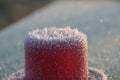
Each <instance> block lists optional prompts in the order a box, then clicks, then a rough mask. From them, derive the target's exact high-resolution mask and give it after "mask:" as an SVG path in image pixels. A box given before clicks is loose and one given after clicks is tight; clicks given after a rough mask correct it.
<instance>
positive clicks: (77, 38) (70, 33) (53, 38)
mask: <svg viewBox="0 0 120 80" xmlns="http://www.w3.org/2000/svg"><path fill="white" fill-rule="evenodd" d="M25 42H26V43H28V45H29V46H36V47H43V46H50V45H57V46H61V45H59V43H61V42H62V43H65V44H66V45H67V46H71V45H75V46H80V45H81V44H83V45H85V46H86V45H87V37H86V35H85V34H84V33H82V32H79V31H78V30H77V29H71V28H70V27H69V26H68V27H66V28H44V29H41V30H40V29H35V30H33V31H32V32H29V34H28V36H27V38H26V40H25ZM36 44H38V45H36ZM39 44H40V45H39Z"/></svg>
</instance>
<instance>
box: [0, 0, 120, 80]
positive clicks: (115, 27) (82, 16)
mask: <svg viewBox="0 0 120 80" xmlns="http://www.w3.org/2000/svg"><path fill="white" fill-rule="evenodd" d="M55 26H56V27H65V26H71V28H76V27H77V28H78V30H79V31H81V32H84V33H86V34H87V36H88V47H89V50H88V55H89V60H88V62H89V66H91V67H95V68H97V69H100V70H101V71H103V72H105V74H106V75H107V76H108V80H119V79H120V3H119V2H117V1H116V2H115V1H96V2H94V1H91V2H87V1H74V2H73V1H69V2H68V1H56V2H53V3H51V4H50V5H48V6H46V7H44V8H43V9H40V10H38V11H36V12H34V13H32V14H31V15H29V16H27V17H25V18H23V19H21V20H19V21H18V22H16V23H14V24H12V25H10V26H9V28H6V29H5V30H3V31H1V32H0V80H6V78H7V77H8V75H10V74H11V73H13V72H15V71H17V70H19V69H22V68H24V38H25V36H26V35H27V33H28V32H29V31H32V30H33V29H35V28H40V29H42V28H44V27H55Z"/></svg>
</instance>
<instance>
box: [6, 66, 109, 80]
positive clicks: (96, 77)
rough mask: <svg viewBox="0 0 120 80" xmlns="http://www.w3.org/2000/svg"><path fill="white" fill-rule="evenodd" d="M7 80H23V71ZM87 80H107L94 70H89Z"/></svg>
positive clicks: (101, 73) (103, 75)
mask: <svg viewBox="0 0 120 80" xmlns="http://www.w3.org/2000/svg"><path fill="white" fill-rule="evenodd" d="M8 80H25V72H24V70H23V69H22V70H20V71H17V72H16V73H13V74H12V75H10V76H9V77H8ZM89 80H107V76H106V75H105V74H104V73H103V72H101V71H99V70H97V69H94V68H89Z"/></svg>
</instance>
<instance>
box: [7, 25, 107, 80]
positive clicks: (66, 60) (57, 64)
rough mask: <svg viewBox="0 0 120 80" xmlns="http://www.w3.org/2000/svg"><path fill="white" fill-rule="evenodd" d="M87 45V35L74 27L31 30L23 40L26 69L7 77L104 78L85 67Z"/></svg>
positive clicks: (45, 79)
mask: <svg viewBox="0 0 120 80" xmlns="http://www.w3.org/2000/svg"><path fill="white" fill-rule="evenodd" d="M87 48H88V46H87V37H86V35H85V34H83V33H81V32H79V31H78V30H77V29H71V28H69V27H67V28H44V29H42V30H39V29H36V30H33V31H32V32H30V33H29V34H28V36H27V38H26V39H25V72H24V70H21V71H19V72H17V73H15V74H13V75H12V76H10V77H9V80H18V79H17V76H18V77H19V79H20V78H22V79H23V80H90V79H91V80H94V79H96V80H107V78H106V76H105V75H104V74H103V73H101V72H99V71H98V70H95V69H93V68H89V67H88V54H87V53H88V52H87V51H88V50H87ZM16 75H17V76H16ZM10 78H11V79H10ZM15 78H16V79H15Z"/></svg>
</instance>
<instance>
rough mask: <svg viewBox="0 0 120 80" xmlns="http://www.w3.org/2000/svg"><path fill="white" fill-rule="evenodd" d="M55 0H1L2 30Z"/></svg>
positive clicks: (0, 21) (0, 23)
mask: <svg viewBox="0 0 120 80" xmlns="http://www.w3.org/2000/svg"><path fill="white" fill-rule="evenodd" d="M52 1H54V0H0V30H2V29H4V28H5V27H7V25H9V24H11V23H13V22H15V21H17V20H18V19H20V18H22V17H24V16H26V15H28V14H30V13H32V12H33V11H35V10H37V9H39V8H42V7H44V6H45V5H47V4H49V3H51V2H52Z"/></svg>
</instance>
